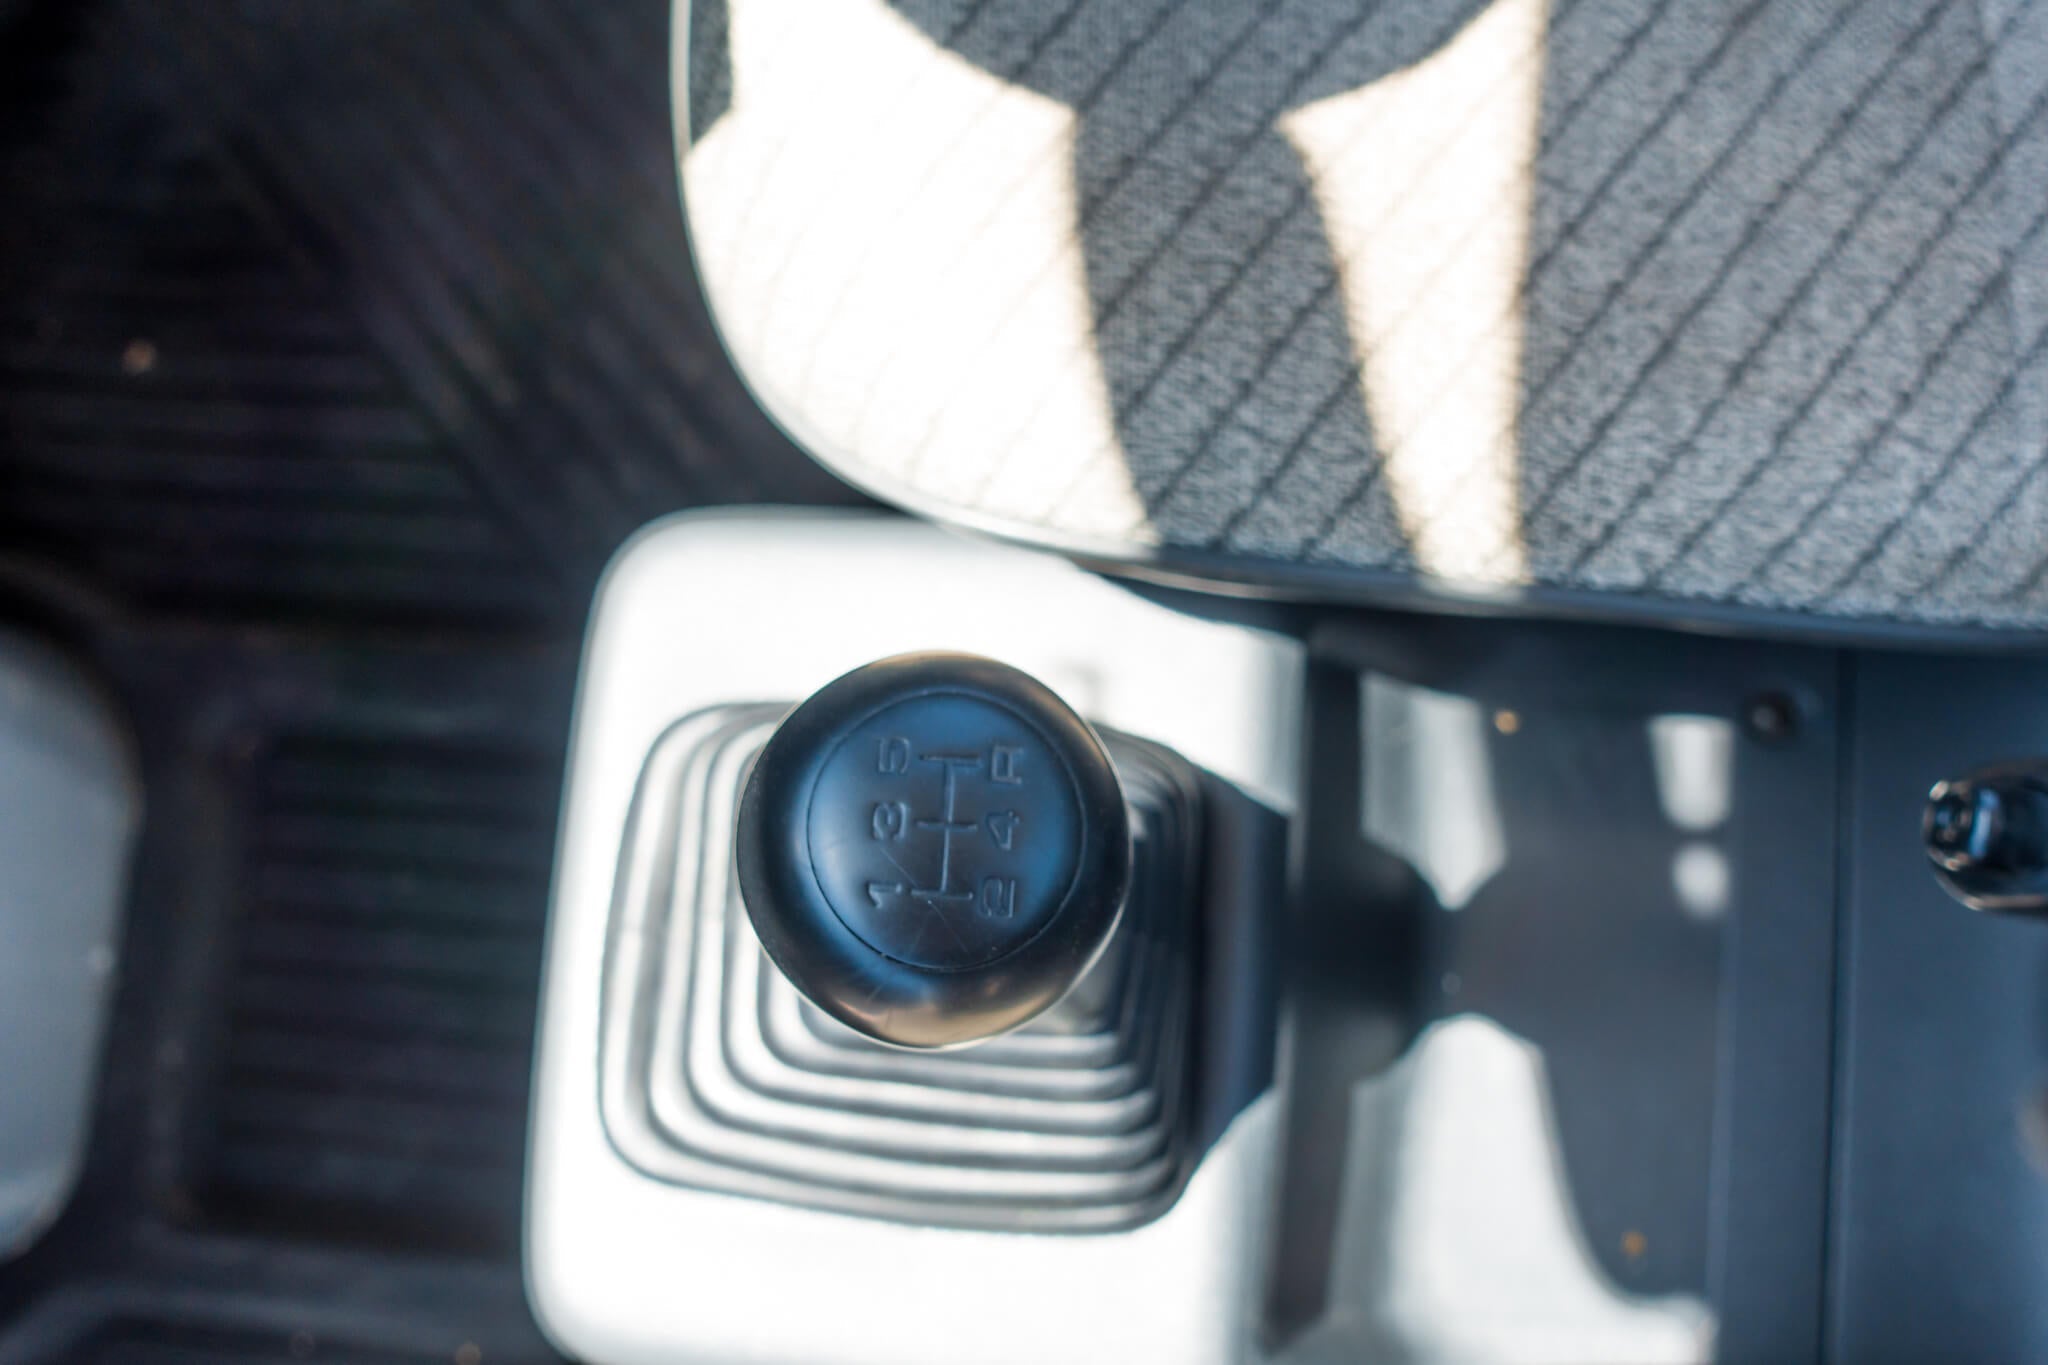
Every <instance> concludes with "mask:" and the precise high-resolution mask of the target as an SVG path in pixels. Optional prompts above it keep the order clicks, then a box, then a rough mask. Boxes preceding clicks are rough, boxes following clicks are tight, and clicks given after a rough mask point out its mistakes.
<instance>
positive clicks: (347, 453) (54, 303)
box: [0, 0, 835, 627]
mask: <svg viewBox="0 0 2048 1365" xmlns="http://www.w3.org/2000/svg"><path fill="white" fill-rule="evenodd" d="M50 8H62V7H50ZM78 8H79V13H78V14H77V15H74V16H70V17H68V18H67V17H61V16H60V17H57V18H49V17H47V16H44V15H42V14H41V13H40V12H39V13H38V16H37V17H38V22H40V23H41V24H42V25H43V27H44V28H46V29H50V30H53V31H52V32H51V33H50V34H48V35H47V42H48V47H49V48H50V49H51V50H50V51H48V52H47V53H44V54H39V55H40V56H42V58H43V60H44V61H46V62H47V63H48V68H47V69H40V70H35V71H33V73H30V72H29V71H28V70H27V68H28V66H29V63H30V62H31V60H33V59H32V58H29V57H23V58H22V59H21V65H22V66H23V68H24V71H23V75H24V79H25V86H24V88H23V89H22V90H21V91H19V92H18V93H17V95H16V101H17V103H18V104H20V105H21V106H23V107H21V108H19V109H18V110H17V116H18V117H19V118H20V119H21V121H22V128H23V132H24V135H23V136H22V137H21V138H20V140H18V141H16V142H14V143H13V144H12V145H10V146H8V147H7V148H6V150H5V154H4V157H0V201H4V202H6V203H7V205H8V212H7V213H6V215H5V216H4V218H0V538H4V540H5V542H6V543H7V544H8V545H9V547H10V548H12V549H13V550H15V551H16V552H22V553H28V554H32V555H34V556H35V557H37V558H38V559H41V560H44V561H54V562H57V563H61V564H63V565H65V566H66V567H67V568H69V569H71V570H73V571H76V572H79V573H82V574H84V575H86V576H88V577H89V578H90V579H91V580H92V581H93V582H94V583H95V584H97V585H98V586H100V587H101V588H102V589H103V590H105V591H107V592H109V593H112V594H114V595H116V596H118V597H120V598H122V599H123V600H125V601H127V602H130V603H132V604H134V605H136V606H139V607H144V608H151V609H169V610H175V611H178V612H180V613H181V614H182V613H197V614H203V615H209V616H214V615H222V614H227V615H234V616H239V617H249V616H256V617H269V618H274V617H280V616H282V617H289V618H295V619H309V618H310V619H319V620H328V621H331V620H336V619H347V620H359V619H364V618H371V619H377V620H391V619H401V620H403V619H418V618H423V617H424V618H451V617H452V618H458V619H460V620H462V621H463V622H464V623H466V624H474V625H493V626H498V627H504V626H506V625H517V624H524V623H533V622H541V621H547V622H556V623H563V622H573V621H575V620H577V619H580V615H581V612H582V610H583V607H584V605H585V602H586V600H587V595H588V591H589V585H590V582H591V580H592V578H593V577H594V575H595V573H596V571H597V569H598V567H599V566H601V565H602V563H603V561H604V560H605V559H606V558H607V557H608V556H609V555H610V553H611V551H612V549H613V548H614V547H615V546H616V545H617V544H618V543H619V542H620V541H621V540H622V539H623V538H624V537H625V536H626V535H627V534H629V533H630V532H631V531H632V530H634V529H635V528H636V527H638V526H640V525H641V524H643V523H644V522H646V521H647V520H648V519H650V518H651V517H653V516H656V515H659V514H660V513H662V512H665V511H668V510H671V509H673V508H677V507H682V506H690V505H698V504H703V503H707V502H724V501H732V500H747V499H753V498H759V497H762V496H763V495H764V494H766V493H768V492H770V491H771V490H772V491H773V493H774V494H775V495H776V496H778V497H783V498H790V497H794V498H797V499H799V500H812V499H817V498H820V497H826V498H829V497H832V496H835V494H834V493H833V491H832V488H833V486H832V484H831V483H830V481H829V480H828V479H826V477H825V476H824V475H822V474H821V473H819V472H817V471H816V470H815V469H814V468H813V467H811V466H810V465H809V463H808V461H806V460H804V459H803V458H802V457H801V456H799V455H798V454H796V452H794V451H793V450H792V449H790V448H789V446H788V445H787V443H786V442H783V441H781V440H780V439H779V438H777V437H775V436H774V435H773V433H772V432H771V431H770V430H769V429H768V428H767V427H766V426H765V424H764V423H763V422H762V421H761V419H760V418H759V417H758V415H757V414H755V413H753V412H752V411H751V409H750V408H749V406H748V404H747V402H746V400H745V398H744V396H743V395H741V394H739V393H738V392H737V390H736V389H735V388H734V386H733V385H732V383H731V380H730V376H729V374H728V372H727V371H726V370H725V368H724V365H723V361H722V357H721V355H720V352H719V351H718V349H717V344H716V342H715V340H714V339H713V338H712V336H711V334H710V332H709V329H708V327H707V326H706V325H705V321H704V318H703V314H702V311H701V305H700V303H699V300H698V298H697V296H696V293H695V284H694V282H693V280H692V279H691V276H690V273H689V264H688V258H687V252H686V248H685V246H684V241H683V227H682V221H681V212H680V209H679V207H678V204H677V197H676V196H677V192H676V181H675V171H674V167H673V163H672V156H671V151H670V145H671V144H670V130H669V116H668V72H667V58H666V52H667V23H668V18H667V12H666V7H665V6H664V5H662V4H660V3H647V2H646V0H637V2H636V3H630V4H617V5H613V4H607V5H600V6H578V5H568V4H560V3H551V2H550V0H519V3H515V4H510V5H504V6H490V7H480V6H470V5H451V6H433V7H429V8H427V9H420V8H418V7H415V6H407V5H394V4H389V3H376V2H375V0H372V3H365V4H351V5H346V6H331V7H321V8H316V9H307V8H304V7H301V6H297V5H291V4H279V3H264V2H262V0H257V2H255V3H245V4H239V5H192V6H175V7H164V6H157V5H149V4H126V5H122V4H115V5H107V6H102V7H96V8H93V7H78ZM31 74H32V75H33V79H32V80H29V79H27V78H28V77H29V76H30V75H31ZM736 450H744V451H745V452H746V456H745V458H740V459H736V458H733V454H732V452H733V451H736Z"/></svg>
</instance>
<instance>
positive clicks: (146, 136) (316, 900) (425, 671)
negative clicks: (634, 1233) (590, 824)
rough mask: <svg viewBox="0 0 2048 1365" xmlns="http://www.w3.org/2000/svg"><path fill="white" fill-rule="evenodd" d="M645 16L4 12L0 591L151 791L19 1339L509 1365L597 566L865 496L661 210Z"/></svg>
mask: <svg viewBox="0 0 2048 1365" xmlns="http://www.w3.org/2000/svg"><path fill="white" fill-rule="evenodd" d="M668 36H669V35H668V5H667V0H627V2H625V3H615V2H613V0H607V3H605V4H603V5H587V4H581V3H577V0H516V2H515V3H509V4H490V5H485V4H482V3H475V4H468V3H464V4H453V3H451V4H446V5H433V6H417V5H401V4H391V3H380V2H378V0H369V2H364V0H352V3H350V4H347V5H325V6H305V5H300V4H295V3H287V2H286V0H248V2H247V3H225V2H223V3H204V4H193V5H179V6H162V5H152V4H147V3H142V2H141V0H136V2H135V3H103V4H74V3H66V2H65V0H44V2H43V3H28V4H20V3H16V4H11V5H0V108H5V110H6V114H7V119H6V123H5V125H4V128H5V131H4V132H0V202H4V203H5V204H6V205H7V210H6V212H5V213H4V214H0V608H4V610H5V615H6V618H7V619H10V620H12V621H14V622H16V623H20V624H23V625H26V626H28V627H29V628H32V629H36V630H40V631H43V632H45V633H50V634H55V635H57V636H58V637H59V638H61V639H62V640H64V641H66V642H67V643H69V644H70V645H71V646H73V647H74V648H75V649H76V651H77V652H78V653H79V654H80V655H81V656H83V657H84V658H86V659H87V660H89V661H90V662H92V663H93V664H94V665H95V666H96V667H97V668H98V670H99V671H100V673H101V674H102V675H103V677H104V678H105V680H106V682H107V684H108V685H109V687H110V688H111V689H112V690H113V691H114V692H115V693H116V694H117V695H118V696H119V697H120V698H121V700H122V701H123V703H124V704H125V707H126V709H127V711H128V712H129V714H130V716H131V718H132V721H133V725H134V729H135V737H136V743H137V747H138V751H139V753H140V756H141V761H142V767H143V771H144V775H145V782H146V788H147V793H146V800H147V815H146V821H145V826H144V831H143V836H142V843H141V847H140V850H139V854H138V862H137V866H136V869H135V876H134V891H133V894H132V905H131V910H130V916H129V922H128V939H127V951H126V956H125V960H124V963H123V968H122V982H121V989H120V992H119V995H118V997H117V1006H116V1027H115V1031H114V1036H113V1039H112V1042H111V1045H110V1052H109V1056H108V1059H107V1071H106V1077H105V1081H104V1084H103V1094H102V1098H101V1103H100V1109H99V1113H98V1117H97V1120H96V1126H95V1137H94V1146H93V1150H92V1152H91V1155H90V1158H89V1161H88V1165H87V1171H86V1175H85V1178H84V1181H83V1182H82V1184H81V1187H80V1190H79V1192H78V1195H77V1197H76V1198H75V1199H74V1201H73V1204H72V1208H71V1210H70V1212H69V1213H68V1214H67V1215H66V1216H65V1218H64V1219H63V1220H62V1221H61V1222H60V1223H59V1224H58V1226H57V1227H56V1228H55V1229H54V1230H53V1231H52V1232H51V1234H50V1235H49V1236H48V1237H46V1238H45V1239H44V1241H43V1242H42V1243H41V1244H40V1245H39V1246H38V1247H37V1248H36V1249H35V1250H33V1251H31V1252H30V1253H29V1254H28V1255H27V1256H26V1257H24V1258H23V1259H22V1260H21V1261H18V1262H16V1263H14V1264H13V1265H11V1266H9V1267H7V1268H6V1269H5V1270H4V1271H0V1359H6V1360H13V1359H16V1358H23V1359H85V1360H96V1361H97V1360H108V1361H114V1360H120V1361H142V1360H147V1361H159V1360H200V1359H209V1360H210V1359H235V1360H242V1359H247V1360H272V1359H276V1360H302V1359H315V1360H323V1359H324V1360H342V1359H346V1360H354V1359H362V1360H375V1361H385V1360H392V1361H400V1360H403V1361H412V1360H451V1359H452V1360H457V1361H464V1360H491V1361H505V1360H520V1359H545V1358H548V1357H549V1352H548V1351H547V1348H546V1346H545V1343H544V1342H543V1341H542V1340H541V1338H540V1337H539V1335H538V1333H537V1332H536V1330H535V1328H534V1326H533V1324H532V1322H531V1320H530V1318H529V1317H528V1316H527V1313H526V1309H525V1305H524V1299H523V1295H522V1292H521V1288H520V1282H519V1274H518V1253H519V1244H518V1236H519V1219H520V1195H521V1182H522V1179H523V1164H524V1154H525V1129H526V1103H527V1085H528V1068H529V1063H530V1054H531V1047H532V1039H533V1030H534V1022H535V1007H536V998H537V989H538V981H539V972H540V953H541V942H542V934H543V930H544V919H545V912H546V902H547V881H548V872H549V866H550V861H551V858H552V845H553V835H554V822H555V816H556V808H557V803H558V800H559V786H560V774H561V767H562V761H563V751H564V747H565V744H566V739H567V726H568V713H569V699H570V694H571V690H572V688H573V684H574V675H575V667H576V650H577V644H578V640H579V636H580V631H581V628H582V622H583V618H584V614H585V612H586V610H587V608H588V604H589V601H590V596H591V592H592V590H593V588H594V585H595V582H596V579H597V575H598V573H599V572H600V570H601V569H602V566H603V564H604V563H605V561H606V559H607V558H608V557H609V556H610V554H611V553H612V551H613V550H614V549H615V548H616V547H617V545H618V544H619V543H620V542H621V541H622V540H623V539H624V538H625V537H626V536H627V535H629V534H630V533H631V532H632V531H633V530H634V529H635V528H637V527H638V526H640V525H642V524H643V523H645V522H646V521H648V520H650V519H652V518H653V517H656V516H659V515H661V514H663V513H666V512H669V511H671V510H674V509H677V508H681V507H689V506H701V505H707V504H717V503H730V502H747V501H778V502H791V501H801V502H817V501H825V502H850V501H854V499H853V497H852V495H850V494H848V493H847V492H846V491H845V490H843V489H842V488H841V487H840V486H839V485H837V484H836V483H834V482H833V481H832V480H830V479H829V478H828V477H826V476H825V475H823V474H822V473H820V472H819V471H817V470H816V469H815V468H814V467H813V466H811V465H810V464H809V463H808V461H806V460H805V459H804V457H803V456H802V455H801V454H800V453H799V452H797V451H796V450H795V449H794V448H793V447H792V446H790V445H789V444H788V442H787V441H785V440H784V439H782V438H781V437H780V435H779V434H778V433H776V432H775V431H774V430H773V428H772V427H771V426H770V425H769V424H768V423H767V422H766V421H765V420H764V419H763V418H762V417H761V416H760V415H759V413H758V412H757V411H756V410H755V408H754V407H753V405H752V404H751V402H750V401H749V400H748V398H747V397H746V395H745V393H744V392H743V391H742V390H741V389H740V387H739V386H738V384H737V382H736V381H735V380H734V378H733V376H732V373H731V370H730V368H729V367H728V366H727V364H726V362H725V361H724V359H723V356H722V353H721V352H720V350H719V349H718V346H717V343H716V339H715V338H714V336H713V335H712V333H711V331H710V328H709V326H708V323H707V320H706V317H705V314H704V311H703V307H702V304H701V301H700V299H699V297H698V294H697V289H696V284H695V281H694V280H693V278H692V277H691V275H690V271H689V265H688V260H687V255H686V252H685V248H684V241H683V235H682V224H681V215H680V213H679V211H678V208H677V204H676V187H675V173H674V165H673V157H672V152H671V143H670V131H669V121H668Z"/></svg>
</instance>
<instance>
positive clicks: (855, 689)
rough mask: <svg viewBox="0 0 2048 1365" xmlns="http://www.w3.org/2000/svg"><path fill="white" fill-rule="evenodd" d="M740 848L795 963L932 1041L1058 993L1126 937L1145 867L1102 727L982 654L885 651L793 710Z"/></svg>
mask: <svg viewBox="0 0 2048 1365" xmlns="http://www.w3.org/2000/svg"><path fill="white" fill-rule="evenodd" d="M736 848H737V856H738V863H739V879H740V891H741V895H742V897H743V898H744V900H745V901H746V906H747V914H748V916H749V917H750V918H751V919H752V920H753V923H754V930H755V933H756V934H757V935H758V936H759V938H760V940H761V944H762V946H763V947H764V948H766V949H767V951H768V956H769V957H770V958H772V959H773V960H774V962H775V964H776V966H777V967H779V968H781V970H782V972H783V974H784V975H786V976H787V977H788V978H789V979H790V981H791V982H792V983H793V984H794V985H795V986H796V988H797V989H798V990H800V991H802V992H803V993H804V995H806V996H808V997H809V998H810V999H811V1001H812V1002H813V1003H814V1004H816V1005H817V1006H818V1007H819V1008H821V1009H823V1010H824V1011H825V1012H826V1013H828V1014H830V1015H832V1016H833V1017H835V1018H837V1019H839V1020H840V1021H841V1022H843V1023H845V1024H847V1025H849V1026H850V1027H852V1028H854V1029H856V1030H858V1031H860V1032H862V1033H865V1034H867V1035H868V1036H870V1037H873V1038H878V1039H881V1040H882V1041H884V1042H889V1043H895V1044H898V1045H901V1046H904V1047H914V1048H935V1047H949V1046H955V1045H959V1044H963V1043H971V1042H975V1041H978V1040H980V1039H983V1038H988V1037H991V1036H993V1035H995V1034H999V1033H1003V1032H1006V1031H1008V1030H1010V1029H1013V1028H1016V1027H1018V1026H1019V1025H1021V1024H1024V1023H1026V1022H1028V1021H1029V1020H1030V1019H1032V1018H1034V1017H1035V1016H1037V1015H1038V1014H1040V1013H1042V1012H1043V1011H1045V1010H1046V1009H1048V1008H1050V1007H1051V1006H1052V1005H1054V1004H1056V1003H1057V1002H1058V1001H1059V999H1060V997H1061V996H1063V995H1065V994H1066V992H1067V990H1068V988H1069V987H1071V986H1072V985H1073V984H1074V983H1075V982H1076V981H1077V980H1079V979H1080V977H1081V975H1082V974H1083V973H1084V972H1086V971H1087V969H1088V968H1089V966H1090V965H1091V964H1093V962H1094V961H1095V959H1096V958H1097V957H1098V956H1100V954H1101V952H1102V950H1103V948H1104V946H1105V945H1106V944H1107V943H1108V942H1109V939H1110V936H1111V934H1112V933H1113V932H1114V931H1115V929H1116V926H1117V921H1118V918H1119V916H1120V915H1121V914H1122V911H1123V902H1124V894H1125V891H1126V889H1127V887H1128V885H1129V882H1130V872H1131V849H1130V822H1129V815H1128V813H1127V812H1126V810H1125V807H1124V797H1123V791H1122V788H1121V787H1120V785H1119V784H1118V781H1117V775H1116V770H1115V768H1114V767H1113V766H1112V765H1111V763H1110V759H1109V755H1108V754H1107V753H1106V752H1105V751H1104V749H1103V747H1102V743H1101V741H1100V740H1099V739H1097V738H1096V735H1095V732H1094V731H1093V730H1091V729H1090V728H1089V727H1088V725H1087V723H1086V722H1085V721H1083V720H1082V719H1081V718H1080V717H1079V716H1077V715H1075V714H1074V712H1073V711H1072V710H1070V709H1069V708H1068V707H1067V705H1066V704H1065V703H1064V702H1062V701H1061V700H1060V699H1059V698H1058V697H1056V696H1054V695H1053V693H1052V692H1051V691H1050V690H1049V689H1048V688H1046V687H1045V686H1044V685H1043V684H1041V683H1039V682H1038V681H1037V680H1035V679H1033V678H1031V677H1029V676H1028V675H1026V674H1024V673H1020V672H1019V671H1017V670H1016V669H1014V668H1010V667H1008V666H1007V665H1004V664H999V663H996V662H994V661H992V660H989V659H981V658H976V657H973V656H971V655H964V654H906V655H902V656H899V657H897V658H893V659H885V660H883V661H881V662H880V663H874V664H869V665H867V666H866V667H864V668H859V669H856V670H854V671H853V672H852V673H849V674H847V675H846V676H845V677H843V678H840V679H839V680H838V681H836V682H833V683H830V684H828V685H827V686H826V687H825V688H824V689H822V690H821V691H819V692H818V693H817V694H816V695H815V696H813V697H812V698H811V699H810V700H809V701H806V702H804V703H803V704H802V705H801V706H799V707H797V708H796V710H794V711H793V712H791V713H790V715H789V716H788V718H787V719H786V720H784V721H783V723H782V727H781V728H780V729H779V730H777V731H776V732H775V735H774V736H773V737H772V738H771V739H770V740H769V741H768V744H767V746H766V747H765V748H764V749H763V750H762V751H761V755H760V757H759V758H758V759H757V760H756V761H755V764H754V770H753V773H752V775H751V776H750V777H749V778H748V780H747V785H746V791H745V794H744V796H743V797H742V799H741V802H740V812H739V827H738V831H737V835H736Z"/></svg>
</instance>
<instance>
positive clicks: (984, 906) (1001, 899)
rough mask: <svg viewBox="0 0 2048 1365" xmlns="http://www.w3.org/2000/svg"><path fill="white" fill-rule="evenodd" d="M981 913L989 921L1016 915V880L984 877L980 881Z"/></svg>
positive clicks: (1013, 878) (1012, 878)
mask: <svg viewBox="0 0 2048 1365" xmlns="http://www.w3.org/2000/svg"><path fill="white" fill-rule="evenodd" d="M978 908H979V909H980V911H981V913H982V914H984V915H986V916H988V917H989V918H990V919H1008V918H1010V916H1012V915H1014V914H1016V913H1017V879H1016V878H1015V877H984V878H982V880H981V902H980V905H979V906H978Z"/></svg>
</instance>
